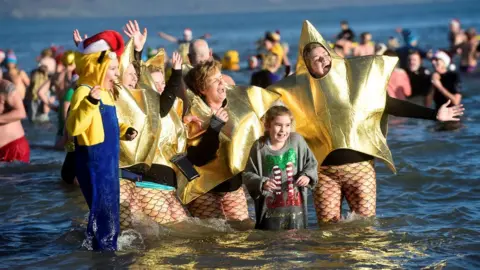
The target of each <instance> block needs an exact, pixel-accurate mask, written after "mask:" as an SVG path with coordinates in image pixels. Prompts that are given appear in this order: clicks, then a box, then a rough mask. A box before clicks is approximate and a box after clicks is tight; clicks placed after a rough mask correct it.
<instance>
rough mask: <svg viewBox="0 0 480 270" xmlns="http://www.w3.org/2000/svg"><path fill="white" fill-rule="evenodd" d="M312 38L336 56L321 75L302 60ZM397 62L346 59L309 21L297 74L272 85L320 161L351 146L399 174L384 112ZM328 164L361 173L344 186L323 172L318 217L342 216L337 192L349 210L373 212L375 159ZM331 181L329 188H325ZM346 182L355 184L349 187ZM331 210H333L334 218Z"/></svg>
mask: <svg viewBox="0 0 480 270" xmlns="http://www.w3.org/2000/svg"><path fill="white" fill-rule="evenodd" d="M312 42H314V43H320V44H321V45H322V46H323V47H324V48H325V49H326V50H327V52H328V53H329V54H330V56H331V58H332V63H331V69H330V71H329V72H328V73H327V74H326V75H325V76H324V77H322V78H319V79H317V78H315V77H313V76H312V75H311V74H310V72H309V71H308V69H307V66H306V64H305V61H304V59H303V50H304V48H305V46H306V45H307V44H309V43H312ZM397 61H398V58H396V57H387V56H363V57H354V58H349V59H343V58H341V57H340V56H338V55H337V54H336V53H335V52H334V51H333V50H332V49H331V48H330V47H329V46H328V43H327V42H326V41H325V40H324V39H323V37H322V36H321V35H320V34H319V33H318V31H317V30H316V29H315V28H314V27H313V25H311V24H310V22H308V21H305V22H304V24H303V29H302V33H301V36H300V42H299V55H298V60H297V68H296V74H294V75H292V76H289V77H287V78H285V79H284V80H282V81H280V82H278V83H276V84H274V85H272V86H270V87H269V88H268V89H270V90H273V91H275V92H278V93H279V94H281V95H282V101H283V102H284V103H285V105H286V106H287V107H288V108H289V109H290V110H291V111H292V113H293V115H294V118H295V122H296V131H297V132H298V133H300V134H301V135H302V136H303V137H304V138H305V139H306V141H307V143H308V144H309V146H310V148H311V149H312V151H313V152H314V154H315V157H316V158H317V160H318V163H319V164H322V162H323V161H324V160H325V158H326V157H327V156H328V155H329V154H330V153H331V152H333V151H335V150H337V149H349V150H353V151H357V152H361V153H365V154H368V155H371V156H373V157H377V158H379V159H381V160H383V161H384V162H385V163H386V164H387V165H388V166H389V167H390V169H391V170H392V171H394V172H395V166H394V163H393V160H392V154H391V153H390V150H389V148H388V146H387V141H386V134H387V120H388V115H387V114H384V110H385V104H386V95H387V92H386V86H387V83H388V80H389V78H390V74H391V72H392V71H393V69H394V67H395V65H396V63H397ZM362 164H363V163H362ZM349 165H350V164H346V165H342V166H349ZM357 165H358V164H357ZM329 167H335V168H329V169H332V170H333V171H334V172H335V175H336V176H338V177H339V178H342V177H343V175H344V174H350V175H353V176H355V175H356V176H358V177H352V179H353V180H352V179H351V180H350V181H347V182H346V183H345V184H342V183H339V182H338V181H335V180H334V179H333V178H332V177H329V176H328V174H324V173H323V172H322V171H319V179H320V181H319V184H318V185H317V187H316V189H315V192H314V199H315V206H316V210H317V216H318V219H319V221H326V220H335V219H338V218H339V217H340V207H339V205H340V204H341V196H340V200H339V199H338V198H337V197H335V198H333V197H332V196H331V195H332V194H333V193H341V194H342V195H345V196H346V197H347V201H348V202H349V205H350V208H351V209H352V210H356V212H357V213H359V214H362V215H366V216H371V215H374V214H375V200H376V189H375V185H372V183H371V182H372V180H371V179H372V177H373V179H375V172H374V169H373V163H368V164H366V165H365V166H356V167H355V168H353V169H352V168H348V170H347V168H344V167H341V166H329ZM337 167H339V168H337ZM344 170H347V171H344ZM331 173H333V172H331ZM361 175H365V177H361ZM374 182H375V181H374ZM363 183H365V184H363ZM327 184H328V185H330V186H331V187H330V188H327V189H325V186H326V185H327ZM348 185H351V186H353V187H354V188H347V186H348ZM342 191H343V193H342ZM332 200H333V201H334V202H335V203H333V202H331V201H332ZM372 201H373V203H372ZM328 213H335V214H334V215H333V216H334V217H333V218H332V214H328Z"/></svg>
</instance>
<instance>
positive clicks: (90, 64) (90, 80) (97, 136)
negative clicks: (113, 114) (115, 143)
mask: <svg viewBox="0 0 480 270" xmlns="http://www.w3.org/2000/svg"><path fill="white" fill-rule="evenodd" d="M108 53H109V52H107V55H108ZM100 55H101V52H98V53H91V54H82V53H80V52H76V55H75V64H76V71H77V74H78V75H79V79H78V83H77V84H78V85H80V87H78V88H77V89H76V90H75V93H74V94H73V97H72V101H71V103H70V112H69V114H68V117H67V121H66V127H67V131H68V133H69V134H70V136H77V141H78V144H79V145H86V146H89V145H95V144H99V143H102V142H103V141H104V139H105V133H104V130H103V123H102V116H101V114H100V109H99V106H100V103H98V104H93V103H91V102H90V101H89V100H88V99H87V97H88V95H89V94H90V90H91V88H90V87H92V88H93V87H94V86H97V85H100V86H101V85H102V84H103V81H104V79H105V74H106V72H107V69H108V66H109V65H110V61H111V60H110V59H109V58H108V57H104V59H103V61H102V62H101V63H97V61H98V59H99V57H100ZM86 85H88V86H86ZM101 90H102V91H101V101H102V102H103V104H105V105H110V106H114V98H113V96H112V94H111V93H110V91H109V90H108V89H101ZM128 128H129V126H128V125H126V124H123V123H119V129H120V136H121V137H120V138H121V139H125V137H124V135H125V133H126V131H127V129H128Z"/></svg>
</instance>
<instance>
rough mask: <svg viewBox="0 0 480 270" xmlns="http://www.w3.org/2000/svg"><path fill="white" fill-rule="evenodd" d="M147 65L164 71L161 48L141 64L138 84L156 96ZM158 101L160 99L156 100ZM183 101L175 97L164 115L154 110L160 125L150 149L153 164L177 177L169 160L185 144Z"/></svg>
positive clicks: (182, 149)
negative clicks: (162, 167) (154, 143)
mask: <svg viewBox="0 0 480 270" xmlns="http://www.w3.org/2000/svg"><path fill="white" fill-rule="evenodd" d="M149 66H155V67H159V68H161V69H162V70H163V72H164V73H165V51H164V50H163V49H161V50H159V52H158V53H157V54H156V55H155V56H153V57H152V58H150V59H149V60H148V61H147V62H146V63H144V64H142V66H141V75H140V85H141V86H142V87H143V88H146V89H152V91H154V92H155V93H156V94H157V95H158V96H160V95H159V94H158V90H157V88H156V86H155V83H154V81H153V79H152V76H151V75H150V73H148V71H147V68H148V67H149ZM158 103H160V101H158ZM182 113H183V102H182V100H181V99H180V98H175V102H174V104H173V106H172V108H171V109H170V111H169V112H168V114H167V115H166V116H164V117H163V118H160V111H158V112H155V115H156V117H157V118H158V119H159V121H160V125H161V126H162V128H161V131H160V133H159V134H158V141H157V143H156V145H155V146H154V147H152V149H153V150H154V151H155V155H154V158H153V160H152V163H153V164H160V165H164V166H167V167H170V168H172V169H173V170H174V171H175V173H176V174H177V177H178V176H179V175H180V172H179V170H178V169H177V167H176V166H175V165H174V164H172V163H171V162H170V160H171V158H172V157H173V156H175V155H177V154H180V153H183V152H185V150H186V146H187V133H186V130H185V126H184V124H183V121H182Z"/></svg>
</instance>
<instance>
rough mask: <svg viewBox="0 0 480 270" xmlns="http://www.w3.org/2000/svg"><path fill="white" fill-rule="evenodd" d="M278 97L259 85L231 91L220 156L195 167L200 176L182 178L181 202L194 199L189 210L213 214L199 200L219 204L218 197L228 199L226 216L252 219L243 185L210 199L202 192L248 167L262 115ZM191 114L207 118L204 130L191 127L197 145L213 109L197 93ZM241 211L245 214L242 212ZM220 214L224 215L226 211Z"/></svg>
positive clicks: (201, 214)
mask: <svg viewBox="0 0 480 270" xmlns="http://www.w3.org/2000/svg"><path fill="white" fill-rule="evenodd" d="M278 98H279V95H278V94H275V93H272V92H269V91H266V90H265V89H263V88H259V87H248V88H247V87H238V86H237V87H233V88H229V89H228V90H227V105H226V106H225V109H226V110H227V112H228V115H229V120H228V122H227V123H226V124H225V126H224V127H223V128H222V130H221V133H220V135H219V136H220V147H219V149H218V151H217V158H216V159H214V160H213V161H211V162H210V163H208V164H207V165H205V166H202V167H195V168H196V169H197V171H198V172H199V174H200V177H199V178H196V179H194V180H193V181H191V182H188V181H187V180H186V179H185V178H184V177H182V178H181V180H182V181H179V183H178V185H179V188H178V194H179V197H180V199H181V201H182V202H183V203H184V204H190V203H192V202H193V205H192V204H191V205H189V210H190V212H191V213H192V215H193V216H197V217H212V216H211V215H210V216H209V214H208V213H206V212H209V210H207V209H206V208H202V207H201V206H198V203H199V202H200V201H202V202H205V203H215V200H216V199H218V200H217V202H216V203H220V202H221V201H222V202H224V203H223V206H222V207H223V212H224V213H225V215H227V212H229V213H231V216H230V217H232V218H230V219H239V220H243V219H245V218H248V210H247V205H246V201H245V194H244V193H243V189H242V188H240V189H239V190H237V191H234V192H228V193H227V194H210V195H212V196H210V197H211V198H210V197H208V198H206V197H204V196H202V195H207V193H209V191H211V190H212V189H213V188H215V187H216V186H217V185H219V184H221V183H223V182H224V181H226V180H228V179H230V178H232V177H233V176H234V175H237V174H238V173H240V172H241V171H242V170H243V169H244V167H245V164H246V162H247V159H248V153H249V151H250V148H251V146H252V144H253V142H254V141H255V140H256V139H258V138H259V137H260V136H261V135H262V133H263V125H262V123H261V120H260V118H261V117H262V116H263V115H264V114H265V112H266V111H267V110H268V108H269V107H270V106H271V105H272V104H273V103H274V102H275V101H276V100H278ZM189 114H191V115H195V116H198V117H199V118H200V119H202V120H203V127H202V129H201V130H195V129H194V128H192V126H190V127H191V128H190V129H189V144H192V145H196V144H197V143H198V142H199V141H200V139H201V136H202V134H203V132H204V131H205V130H206V128H207V127H208V126H209V124H210V123H209V122H210V119H211V117H212V115H213V111H212V109H211V108H210V107H209V106H208V105H207V104H206V103H205V102H204V101H203V100H202V98H200V97H199V96H197V95H193V96H192V100H191V107H190V110H189ZM202 197H203V198H202ZM216 197H218V198H216ZM230 197H231V198H230ZM239 200H243V201H244V204H243V203H242V204H241V206H240V207H239V205H238V204H236V203H235V202H238V201H239ZM195 204H197V205H195ZM197 206H198V207H197ZM240 208H245V209H240ZM213 212H215V211H214V210H211V211H210V214H212V215H216V214H215V213H213ZM235 212H237V213H235ZM240 212H241V213H242V214H239V213H240ZM219 215H220V216H222V214H219ZM214 217H218V216H214ZM227 219H228V216H227Z"/></svg>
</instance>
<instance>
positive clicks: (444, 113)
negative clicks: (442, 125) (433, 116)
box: [437, 99, 465, 122]
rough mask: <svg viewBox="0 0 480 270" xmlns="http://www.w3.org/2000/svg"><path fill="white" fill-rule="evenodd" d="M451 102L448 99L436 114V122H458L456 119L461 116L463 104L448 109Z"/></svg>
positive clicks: (463, 109)
mask: <svg viewBox="0 0 480 270" xmlns="http://www.w3.org/2000/svg"><path fill="white" fill-rule="evenodd" d="M451 102H452V101H451V100H450V99H449V100H448V101H447V102H446V103H445V104H443V105H442V107H440V109H439V110H438V112H437V120H439V121H442V122H445V121H460V119H459V118H458V117H460V116H462V115H463V111H465V108H463V104H459V105H456V106H452V107H448V105H450V103H451Z"/></svg>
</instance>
